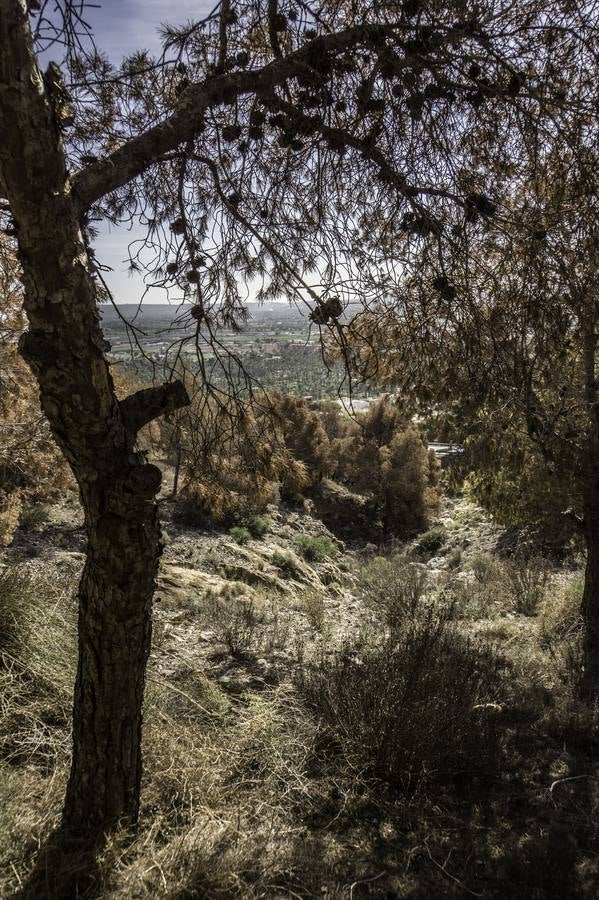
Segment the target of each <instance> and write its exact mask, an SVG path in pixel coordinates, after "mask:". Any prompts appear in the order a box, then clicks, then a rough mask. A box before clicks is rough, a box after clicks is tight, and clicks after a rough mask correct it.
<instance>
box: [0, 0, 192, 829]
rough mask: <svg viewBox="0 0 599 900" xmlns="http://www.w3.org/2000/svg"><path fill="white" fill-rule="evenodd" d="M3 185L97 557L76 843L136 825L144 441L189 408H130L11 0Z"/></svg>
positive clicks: (34, 346) (90, 574)
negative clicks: (150, 426) (148, 427)
mask: <svg viewBox="0 0 599 900" xmlns="http://www.w3.org/2000/svg"><path fill="white" fill-rule="evenodd" d="M0 134H1V135H2V140H1V141H0V184H1V185H2V189H3V191H5V192H6V195H7V197H8V200H9V204H10V210H11V213H12V215H13V218H14V220H15V227H16V231H17V238H18V244H19V260H20V263H21V266H22V269H23V275H22V279H23V285H24V288H25V299H24V305H25V311H26V313H27V318H28V322H29V330H28V331H27V332H26V333H25V334H24V335H23V337H22V339H21V344H20V347H21V352H22V354H23V356H24V357H25V359H26V360H27V362H28V363H29V364H30V366H31V368H32V370H33V372H34V374H35V376H36V378H37V381H38V383H39V386H40V399H41V403H42V407H43V409H44V412H45V413H46V416H47V417H48V420H49V422H50V425H51V427H52V431H53V434H54V436H55V438H56V440H57V442H58V444H59V445H60V447H61V449H62V450H63V452H64V453H65V456H66V457H67V459H68V461H69V464H70V466H71V468H72V470H73V473H74V475H75V478H76V479H77V483H78V485H79V489H80V496H81V502H82V504H83V508H84V511H85V527H86V531H87V537H88V558H87V562H86V566H85V570H84V573H83V577H82V580H81V585H80V592H79V600H80V611H79V666H78V672H77V681H76V687H75V705H74V719H73V763H72V771H71V776H70V780H69V786H68V790H67V796H66V801H65V807H64V817H63V825H64V828H65V830H66V831H68V832H72V833H76V834H77V835H78V836H82V835H84V834H88V835H89V834H101V833H103V832H106V831H107V830H109V829H110V828H112V827H113V826H114V825H115V824H116V823H117V822H121V821H127V822H135V820H136V819H137V814H138V807H139V788H140V778H141V717H142V700H143V689H144V674H145V668H146V662H147V658H148V653H149V649H150V636H151V618H150V616H151V600H152V593H153V590H154V581H155V577H156V573H157V568H158V562H159V558H160V552H161V545H160V533H159V523H158V514H157V507H156V502H155V497H156V494H157V492H158V489H159V487H160V480H161V475H160V471H159V470H158V469H157V468H156V467H155V466H152V465H148V464H147V463H146V461H145V458H144V457H143V455H142V454H141V453H139V452H138V451H137V449H136V437H137V433H138V431H139V429H140V428H141V427H143V425H145V424H147V423H148V422H150V421H151V420H152V419H154V418H156V417H157V416H159V415H161V414H163V413H165V412H169V411H173V410H175V409H178V408H179V407H180V406H183V405H185V404H186V403H187V402H189V401H188V397H187V394H186V392H185V389H184V388H183V386H182V385H181V384H179V383H176V384H171V385H164V386H163V387H158V388H149V389H147V390H142V391H138V392H137V393H136V394H134V395H132V396H131V397H128V398H126V399H125V400H124V401H122V402H121V403H119V402H118V400H117V398H116V396H115V393H114V387H113V383H112V378H111V377H110V372H109V369H108V365H107V361H106V358H105V355H104V353H105V346H106V345H105V341H104V338H103V335H102V331H101V328H100V322H99V316H98V311H97V296H96V282H95V279H94V275H93V268H92V266H91V265H90V260H89V256H88V253H87V248H86V244H85V240H84V236H83V233H82V227H81V221H82V218H83V216H84V210H82V208H81V207H80V205H79V202H78V200H77V198H76V197H74V196H73V193H72V190H71V180H70V176H69V173H68V172H67V166H66V160H65V156H64V151H63V146H62V140H61V131H60V122H59V117H58V116H57V112H56V110H55V109H54V106H53V102H52V95H51V93H49V92H48V89H47V88H46V85H45V84H44V80H43V79H42V76H41V73H40V71H39V68H38V66H37V63H36V60H35V56H34V53H33V48H32V42H31V33H30V30H29V20H28V14H27V5H26V3H25V2H24V0H0Z"/></svg>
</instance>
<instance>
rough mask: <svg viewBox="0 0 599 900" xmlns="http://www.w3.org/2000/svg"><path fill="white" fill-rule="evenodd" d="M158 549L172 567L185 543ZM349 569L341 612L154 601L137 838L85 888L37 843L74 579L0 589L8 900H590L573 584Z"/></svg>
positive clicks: (67, 691)
mask: <svg viewBox="0 0 599 900" xmlns="http://www.w3.org/2000/svg"><path fill="white" fill-rule="evenodd" d="M273 527H274V526H273ZM473 527H475V526H473ZM172 529H174V526H169V530H172ZM276 531H277V529H276V527H275V534H276ZM172 533H173V545H172V546H174V547H176V545H177V541H178V540H179V539H180V538H181V535H183V536H185V535H186V534H187V533H186V532H182V533H181V534H179V533H177V532H176V530H173V532H172ZM295 537H303V538H305V537H306V535H302V534H301V532H299V533H297V534H296V535H295ZM207 539H208V538H204V540H207ZM209 539H210V541H211V546H212V547H213V548H214V550H213V551H211V552H217V553H218V549H217V548H218V546H219V544H220V545H222V543H223V540H224V539H223V537H222V536H221V535H220V533H212V534H211V536H210V538H209ZM313 540H317V539H316V538H313ZM329 540H330V539H329ZM290 543H292V544H293V543H295V541H294V538H293V536H291V537H290ZM299 543H300V544H305V540H302V541H299ZM179 552H180V551H177V556H176V557H175V558H177V559H178V554H179ZM279 552H280V553H282V552H283V551H279ZM288 552H289V553H291V552H292V551H288ZM340 553H341V552H340ZM341 555H342V556H343V557H344V558H345V559H346V561H347V563H348V564H349V565H348V568H349V571H346V572H344V571H341V570H337V572H336V578H337V582H336V584H337V586H338V587H339V588H340V593H338V594H332V593H331V592H330V590H329V589H328V588H327V587H326V585H324V584H323V583H322V582H321V581H320V579H319V582H320V588H319V589H315V588H314V587H311V586H309V585H308V584H306V583H305V581H303V580H302V576H300V581H299V582H298V584H297V588H296V590H295V591H294V592H293V593H292V594H286V593H284V592H282V591H281V590H278V589H276V588H273V589H271V590H265V589H264V587H262V586H254V587H250V586H249V585H248V584H247V583H245V582H244V581H236V582H230V581H228V580H226V579H225V580H224V581H222V582H221V583H220V587H216V588H214V587H213V588H204V589H203V590H201V589H200V590H198V589H197V588H196V589H195V590H193V589H191V588H188V590H187V592H186V599H187V604H186V606H185V607H182V605H181V602H180V600H179V599H178V598H175V596H172V597H171V596H169V595H168V593H165V592H164V589H160V590H159V596H160V601H161V602H160V603H159V604H158V608H157V612H156V624H155V642H154V650H153V654H152V660H151V663H150V670H149V682H148V692H147V697H146V702H145V729H144V734H145V737H144V742H145V750H146V776H145V783H144V789H143V791H142V818H141V825H140V828H139V830H138V831H137V832H136V833H135V834H131V833H130V832H129V831H127V830H126V829H125V830H123V831H117V832H115V833H114V834H113V835H112V837H111V838H110V839H109V841H108V842H107V844H106V845H105V846H104V847H103V849H102V850H101V851H100V852H98V853H97V854H96V855H95V857H94V859H93V864H92V862H91V861H90V859H89V858H88V857H86V855H85V854H81V853H80V852H78V851H77V849H76V848H74V849H73V851H72V853H71V854H69V852H68V849H67V850H65V849H64V848H61V849H60V850H59V849H53V846H52V842H51V841H50V843H49V844H48V843H46V841H47V839H48V838H49V837H50V836H51V834H52V829H53V827H54V826H55V825H56V823H57V822H58V818H59V815H60V808H61V801H62V793H63V790H64V784H65V779H66V775H67V769H68V760H69V734H70V707H71V691H72V680H73V677H74V670H75V666H76V631H75V619H76V599H75V591H76V580H77V575H78V568H79V564H78V562H77V560H76V558H73V557H71V556H70V555H69V554H68V553H67V554H63V555H62V556H60V555H58V558H55V559H54V560H53V562H52V565H53V566H57V567H58V568H57V574H54V572H52V573H50V572H48V562H45V563H42V562H41V561H40V562H39V563H38V562H37V560H30V561H28V562H25V563H23V562H21V563H18V564H17V563H9V564H8V565H7V566H6V568H4V569H3V571H2V574H1V575H0V616H1V625H2V628H1V634H2V645H1V647H0V679H1V685H2V706H1V716H0V748H1V753H2V760H3V762H2V769H1V777H0V793H1V796H2V810H3V812H2V824H1V828H0V879H1V880H0V893H2V896H10V895H12V894H13V893H15V894H16V893H18V892H19V891H22V890H25V892H27V890H29V891H30V895H31V896H42V895H44V896H45V895H48V896H54V897H63V896H69V895H70V894H69V891H70V890H72V887H71V886H72V882H73V877H74V874H76V873H79V881H78V883H79V885H80V887H79V890H80V891H81V893H82V895H83V896H93V897H95V896H98V897H99V896H102V897H140V898H142V897H155V896H162V897H173V898H174V897H192V896H193V897H220V896H223V897H239V898H246V897H256V898H257V897H263V896H266V897H278V896H281V897H283V896H289V897H293V896H301V897H315V896H322V895H324V896H328V897H332V898H344V897H347V896H348V895H349V891H350V890H353V896H354V897H355V896H373V897H388V896H409V897H415V898H419V897H421V898H425V897H431V896H435V897H462V896H465V895H471V894H474V895H477V896H478V895H480V896H485V897H497V898H504V897H506V896H509V897H515V898H522V900H524V898H528V897H531V896H535V897H539V898H550V897H556V896H558V895H559V896H560V897H572V898H577V897H588V898H591V897H594V894H595V886H596V883H597V881H596V879H597V875H598V870H597V856H596V852H595V850H596V844H595V841H596V838H597V834H596V828H597V819H596V814H597V803H598V800H599V797H598V789H597V785H598V783H599V769H598V764H597V750H598V747H597V726H598V724H599V723H598V721H597V712H596V711H593V710H590V709H589V708H588V707H587V706H584V705H582V704H581V703H580V701H579V700H578V699H577V693H576V678H577V672H578V671H579V670H578V668H577V665H576V658H577V655H578V654H579V653H580V646H579V641H580V620H579V605H580V596H581V583H580V577H578V576H576V575H575V574H568V573H565V572H562V571H561V570H559V569H555V568H554V567H550V566H549V565H548V564H547V563H544V564H543V565H541V563H540V561H538V560H532V561H531V562H530V563H528V562H525V561H518V562H514V561H513V560H511V559H506V560H503V559H498V558H497V557H494V556H492V555H490V554H488V553H481V552H475V551H472V552H471V553H470V554H469V555H467V557H466V559H465V561H464V563H463V565H462V566H461V567H459V568H457V569H456V568H453V569H449V568H446V569H442V570H439V571H436V570H434V569H430V568H429V567H427V566H425V565H424V564H423V563H422V561H421V551H420V549H419V547H418V544H417V542H414V543H413V544H408V545H407V546H406V547H405V549H404V550H403V551H400V552H395V553H393V552H392V553H386V554H385V555H384V556H380V555H379V556H377V555H372V556H367V557H363V556H360V555H355V554H353V553H348V552H345V553H341ZM169 560H170V558H169ZM179 562H180V560H179ZM319 565H322V562H320V563H319V562H317V561H314V566H315V571H316V572H318V567H319ZM57 575H59V577H57ZM351 597H353V598H354V600H353V601H352V603H351V607H350V608H347V604H348V603H349V598H351ZM182 613H184V615H183V616H182V615H181V614H182ZM206 629H208V632H207V631H206ZM223 669H224V671H225V672H228V673H231V672H233V674H232V675H231V674H228V675H224V676H223V675H222V674H219V673H220V672H222V671H223ZM40 848H42V849H41V855H40V852H39V850H40ZM32 871H34V873H35V875H34V880H33V881H32V882H31V881H30V879H31V876H32ZM371 879H372V880H371ZM28 883H29V884H30V885H31V886H30V887H29V888H28V887H27V885H28Z"/></svg>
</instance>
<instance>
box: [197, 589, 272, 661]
mask: <svg viewBox="0 0 599 900" xmlns="http://www.w3.org/2000/svg"><path fill="white" fill-rule="evenodd" d="M204 611H205V616H206V621H207V622H208V623H209V624H210V627H211V628H212V630H213V631H214V632H215V634H216V636H217V638H218V640H219V641H221V643H223V644H224V645H225V646H226V648H227V650H228V651H229V653H230V654H231V656H234V657H242V656H246V655H247V654H248V653H252V652H254V651H256V650H257V649H258V647H259V646H260V644H261V641H262V638H263V636H264V630H265V626H266V615H265V611H264V608H263V604H262V602H261V599H260V598H255V597H247V596H242V597H239V596H234V595H231V594H228V595H226V594H221V595H219V596H214V595H213V596H209V597H208V598H207V600H206V605H205V608H204Z"/></svg>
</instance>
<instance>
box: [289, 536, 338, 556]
mask: <svg viewBox="0 0 599 900" xmlns="http://www.w3.org/2000/svg"><path fill="white" fill-rule="evenodd" d="M294 542H295V543H296V544H297V546H298V547H299V549H300V552H301V554H302V556H303V557H304V559H305V560H307V561H308V562H323V560H325V559H328V557H330V556H335V555H336V553H337V548H336V547H335V545H334V543H333V542H332V540H331V539H330V538H328V537H313V536H312V535H310V534H298V535H296V536H295V538H294Z"/></svg>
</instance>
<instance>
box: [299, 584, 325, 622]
mask: <svg viewBox="0 0 599 900" xmlns="http://www.w3.org/2000/svg"><path fill="white" fill-rule="evenodd" d="M302 603H303V607H304V612H305V614H306V618H307V620H308V622H309V623H310V627H311V628H313V629H314V631H322V630H323V628H324V624H325V618H326V616H325V608H324V597H323V596H322V593H321V592H320V591H315V590H306V591H302Z"/></svg>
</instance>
